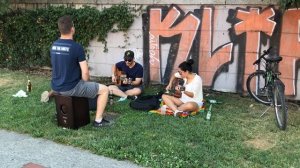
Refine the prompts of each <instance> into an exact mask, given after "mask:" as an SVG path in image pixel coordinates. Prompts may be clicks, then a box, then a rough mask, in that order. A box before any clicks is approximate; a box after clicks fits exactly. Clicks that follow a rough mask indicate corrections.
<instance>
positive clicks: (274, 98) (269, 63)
mask: <svg viewBox="0 0 300 168" xmlns="http://www.w3.org/2000/svg"><path fill="white" fill-rule="evenodd" d="M271 48H272V47H270V48H269V49H268V50H264V51H263V54H262V55H261V56H260V57H259V58H258V59H257V60H256V61H255V62H254V63H253V65H258V67H259V68H258V70H256V71H255V72H254V73H252V74H250V75H249V76H248V78H247V84H246V85H247V91H248V93H249V94H250V96H251V97H253V98H254V99H255V100H256V101H257V102H260V103H262V104H265V105H268V106H271V107H274V109H275V116H276V123H277V126H278V127H279V128H280V129H281V130H285V129H286V126H287V118H288V113H287V107H286V104H285V96H284V89H285V86H284V84H283V82H282V81H281V80H280V79H279V75H281V73H280V72H278V71H277V70H276V69H277V67H278V64H279V62H280V61H281V60H282V57H280V56H278V57H266V55H269V54H270V51H271ZM262 60H263V61H264V63H265V65H264V67H265V70H260V65H261V62H262ZM264 113H265V112H264ZM262 115H263V114H262Z"/></svg>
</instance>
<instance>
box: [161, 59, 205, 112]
mask: <svg viewBox="0 0 300 168" xmlns="http://www.w3.org/2000/svg"><path fill="white" fill-rule="evenodd" d="M193 63H194V60H192V59H190V60H188V61H184V62H182V63H181V64H180V65H179V66H178V67H179V70H178V72H176V73H175V74H174V75H172V77H171V79H170V82H169V84H168V86H167V87H166V90H167V91H168V90H170V89H171V88H172V84H173V81H174V80H175V79H176V78H182V79H183V80H184V84H183V87H184V88H185V89H184V90H182V88H180V87H179V86H176V87H175V90H176V91H180V92H181V97H180V98H178V97H175V96H172V95H169V94H163V95H162V99H163V101H164V103H165V105H166V106H168V107H169V108H170V109H172V110H173V112H174V116H179V115H180V114H181V113H182V112H189V111H195V110H198V109H199V107H201V106H202V104H203V90H202V79H201V77H200V76H199V75H197V74H196V73H193V67H192V65H193ZM165 108H166V107H164V106H163V107H162V109H161V110H163V109H165Z"/></svg>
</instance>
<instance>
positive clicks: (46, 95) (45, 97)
mask: <svg viewBox="0 0 300 168" xmlns="http://www.w3.org/2000/svg"><path fill="white" fill-rule="evenodd" d="M48 101H49V92H48V91H44V92H43V93H42V94H41V102H44V103H46V102H48Z"/></svg>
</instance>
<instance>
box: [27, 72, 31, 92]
mask: <svg viewBox="0 0 300 168" xmlns="http://www.w3.org/2000/svg"><path fill="white" fill-rule="evenodd" d="M31 89H32V84H31V81H30V79H29V78H28V76H27V89H26V90H27V92H31Z"/></svg>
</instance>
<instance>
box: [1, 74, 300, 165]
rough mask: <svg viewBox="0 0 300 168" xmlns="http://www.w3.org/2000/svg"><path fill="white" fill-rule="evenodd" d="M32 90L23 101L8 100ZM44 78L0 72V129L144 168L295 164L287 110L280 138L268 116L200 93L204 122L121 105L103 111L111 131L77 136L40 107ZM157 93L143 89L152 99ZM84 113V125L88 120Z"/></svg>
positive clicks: (246, 104)
mask: <svg viewBox="0 0 300 168" xmlns="http://www.w3.org/2000/svg"><path fill="white" fill-rule="evenodd" d="M27 76H29V77H30V79H31V81H32V85H33V89H32V92H31V93H30V94H29V97H27V98H14V97H12V95H13V94H15V93H16V92H17V91H18V90H20V89H23V90H25V89H26V80H27ZM49 83H50V76H47V75H34V74H29V73H26V72H13V71H8V70H4V69H0V104H1V106H0V116H1V117H0V128H2V129H7V130H12V131H16V132H20V133H26V134H30V135H31V136H33V137H39V138H46V139H49V140H53V141H55V142H58V143H62V144H67V145H71V146H77V147H80V148H83V149H87V150H89V151H91V152H93V153H95V154H99V155H105V156H108V157H112V158H116V159H120V160H130V161H133V162H135V163H137V164H139V165H142V166H146V167H298V165H299V164H300V161H299V158H300V145H299V144H300V143H299V141H300V131H299V124H300V111H299V106H298V105H295V104H291V103H289V125H288V127H287V130H286V131H281V130H279V129H278V128H277V127H276V125H275V118H274V112H273V110H272V109H270V110H269V111H268V112H267V113H266V114H265V115H264V116H263V117H260V115H261V114H262V112H263V111H264V110H265V109H266V108H267V107H266V106H264V105H261V104H258V103H256V102H254V101H253V100H251V99H250V98H248V97H241V96H239V95H236V94H231V93H218V92H207V91H206V92H205V98H206V99H209V98H213V99H216V100H219V101H222V102H223V103H222V104H216V105H213V108H212V118H211V121H206V120H204V115H197V116H194V117H189V118H174V117H171V116H158V115H154V114H149V113H147V112H142V111H136V110H132V109H131V108H130V107H129V106H128V103H129V102H128V101H126V102H122V103H116V104H115V106H114V108H111V107H109V106H108V107H107V111H113V112H114V114H117V116H118V117H117V118H116V119H115V120H114V122H115V123H114V125H112V126H111V127H108V128H100V129H96V128H93V127H92V125H91V124H89V125H87V126H85V127H81V128H80V129H79V130H68V129H62V128H61V127H58V126H57V123H56V120H55V117H54V115H55V104H54V101H53V100H51V101H50V102H49V103H41V102H40V94H41V93H42V92H43V91H44V90H49V88H50V85H49ZM158 90H159V88H158V87H151V88H147V89H146V93H147V94H152V93H156V92H157V91H158ZM94 115H95V114H94V112H91V120H93V119H94Z"/></svg>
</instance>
